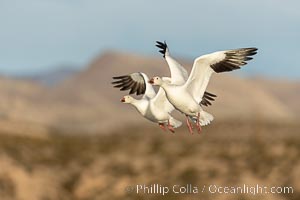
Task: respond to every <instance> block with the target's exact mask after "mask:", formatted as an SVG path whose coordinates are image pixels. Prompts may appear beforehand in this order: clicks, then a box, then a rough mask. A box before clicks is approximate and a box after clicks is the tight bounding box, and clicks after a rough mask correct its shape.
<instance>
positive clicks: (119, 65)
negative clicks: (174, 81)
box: [0, 52, 300, 133]
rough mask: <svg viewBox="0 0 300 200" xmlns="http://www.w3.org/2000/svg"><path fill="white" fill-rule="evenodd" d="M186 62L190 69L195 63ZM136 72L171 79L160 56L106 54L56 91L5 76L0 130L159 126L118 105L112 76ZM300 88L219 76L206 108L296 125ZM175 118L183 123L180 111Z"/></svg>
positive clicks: (221, 115) (223, 115)
mask: <svg viewBox="0 0 300 200" xmlns="http://www.w3.org/2000/svg"><path fill="white" fill-rule="evenodd" d="M182 63H183V65H184V66H185V67H186V69H187V70H188V71H190V69H191V67H190V66H191V65H192V64H191V62H190V63H189V62H182ZM251 64H252V63H250V64H249V65H246V66H245V67H243V70H247V68H248V67H251ZM254 64H255V63H254ZM138 71H142V72H145V73H146V74H148V76H150V77H151V76H155V75H163V76H168V75H169V71H168V67H167V64H166V62H165V61H164V59H163V58H162V57H161V56H160V55H157V56H155V57H154V56H141V55H135V54H128V53H120V52H106V53H104V54H102V55H100V56H99V57H97V58H95V59H94V60H93V61H92V62H91V63H90V64H89V65H88V66H87V67H86V69H85V70H82V71H80V72H78V73H77V74H75V75H73V76H71V78H69V79H66V80H64V81H62V82H60V83H59V84H55V85H54V86H53V87H45V86H42V85H41V84H39V83H37V82H36V81H26V80H14V79H9V78H4V77H2V78H1V79H0V82H1V84H0V93H1V100H0V113H1V119H0V124H3V125H1V127H2V129H5V131H8V132H9V131H10V129H13V127H14V124H15V123H19V124H24V130H25V131H26V132H28V130H32V131H33V132H34V130H35V128H33V127H37V129H38V130H41V129H43V130H44V131H43V132H47V130H49V129H55V130H56V129H61V130H62V131H68V132H70V133H75V132H81V131H86V132H90V133H95V132H98V131H99V130H110V129H112V128H113V129H115V128H120V127H123V126H126V125H128V124H129V125H137V124H139V125H143V126H155V125H154V124H151V123H148V122H147V121H146V120H145V119H143V118H141V117H140V116H139V114H138V113H137V112H136V111H135V110H134V108H132V107H131V106H130V105H124V104H122V103H120V102H119V99H120V98H121V97H122V96H123V95H125V94H127V93H126V92H120V91H119V90H118V89H115V88H113V87H112V85H111V81H112V78H111V77H113V76H117V75H123V74H127V73H131V72H138ZM299 90H300V83H299V82H289V81H278V82H277V81H275V80H265V79H250V78H248V79H247V78H240V77H236V76H233V75H231V74H230V73H226V74H217V75H214V76H213V78H212V81H211V83H210V84H209V86H208V91H210V92H212V93H215V94H217V96H218V97H217V99H216V101H215V102H214V103H213V106H211V107H209V108H207V110H208V111H209V112H212V113H213V114H214V116H215V121H214V123H218V122H219V121H224V120H225V121H229V120H233V121H234V120H235V119H238V120H251V121H253V120H254V121H255V120H263V121H268V122H272V121H273V122H281V123H286V122H294V121H297V119H298V118H299V112H298V111H299V106H298V101H299V99H300V97H299V92H298V91H299ZM175 115H176V116H178V117H179V118H180V119H183V118H182V116H180V115H179V114H178V113H177V114H176V113H175ZM116 119H117V120H116ZM26 126H29V127H26ZM9 127H12V128H9Z"/></svg>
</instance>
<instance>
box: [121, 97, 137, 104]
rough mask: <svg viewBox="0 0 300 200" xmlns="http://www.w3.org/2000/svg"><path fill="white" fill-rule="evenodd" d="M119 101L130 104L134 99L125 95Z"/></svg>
mask: <svg viewBox="0 0 300 200" xmlns="http://www.w3.org/2000/svg"><path fill="white" fill-rule="evenodd" d="M120 101H121V102H122V103H132V102H133V101H134V98H133V97H131V96H129V95H126V96H124V97H123V98H122V99H121V100H120Z"/></svg>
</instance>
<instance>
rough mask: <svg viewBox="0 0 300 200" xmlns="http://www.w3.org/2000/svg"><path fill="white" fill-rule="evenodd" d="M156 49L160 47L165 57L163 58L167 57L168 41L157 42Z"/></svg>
mask: <svg viewBox="0 0 300 200" xmlns="http://www.w3.org/2000/svg"><path fill="white" fill-rule="evenodd" d="M155 46H156V47H158V48H159V49H160V50H159V52H160V53H161V54H162V55H163V57H164V58H165V56H166V51H167V48H168V45H167V43H166V41H164V42H160V41H156V45H155Z"/></svg>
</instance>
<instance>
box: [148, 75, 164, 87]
mask: <svg viewBox="0 0 300 200" xmlns="http://www.w3.org/2000/svg"><path fill="white" fill-rule="evenodd" d="M149 83H150V84H151V85H162V84H163V80H162V79H161V78H160V77H158V76H155V77H153V78H151V79H150V80H149Z"/></svg>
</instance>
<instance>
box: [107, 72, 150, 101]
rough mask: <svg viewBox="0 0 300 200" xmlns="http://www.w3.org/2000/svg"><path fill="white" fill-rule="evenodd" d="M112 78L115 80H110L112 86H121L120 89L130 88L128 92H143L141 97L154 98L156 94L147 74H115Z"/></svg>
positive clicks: (138, 93)
mask: <svg viewBox="0 0 300 200" xmlns="http://www.w3.org/2000/svg"><path fill="white" fill-rule="evenodd" d="M113 79H115V80H116V81H114V82H112V84H114V87H117V88H121V89H120V90H130V92H129V94H134V93H136V94H137V95H140V94H144V96H143V98H149V99H152V98H154V97H155V95H156V93H155V91H154V89H153V87H152V85H151V84H150V83H148V81H149V78H148V76H147V75H146V74H144V73H142V72H136V73H132V74H128V75H123V76H116V77H113Z"/></svg>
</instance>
